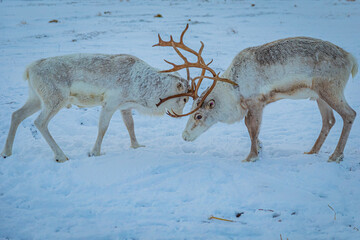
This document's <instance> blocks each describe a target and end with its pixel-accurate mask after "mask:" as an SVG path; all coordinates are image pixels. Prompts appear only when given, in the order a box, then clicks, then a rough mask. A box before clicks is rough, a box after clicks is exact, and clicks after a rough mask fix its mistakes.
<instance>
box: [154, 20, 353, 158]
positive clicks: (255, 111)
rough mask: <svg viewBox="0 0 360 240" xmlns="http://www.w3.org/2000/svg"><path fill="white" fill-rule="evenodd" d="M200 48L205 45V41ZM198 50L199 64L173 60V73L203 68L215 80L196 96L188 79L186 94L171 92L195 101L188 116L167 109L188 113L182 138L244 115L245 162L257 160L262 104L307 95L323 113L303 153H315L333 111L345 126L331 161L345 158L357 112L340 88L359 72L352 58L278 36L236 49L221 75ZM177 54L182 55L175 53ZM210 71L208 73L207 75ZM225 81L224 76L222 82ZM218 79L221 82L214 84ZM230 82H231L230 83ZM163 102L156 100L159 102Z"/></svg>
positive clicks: (316, 43)
mask: <svg viewBox="0 0 360 240" xmlns="http://www.w3.org/2000/svg"><path fill="white" fill-rule="evenodd" d="M186 30H187V27H186V28H185V30H184V31H183V33H182V35H181V40H180V42H175V41H174V40H173V39H172V38H171V39H170V41H168V42H165V41H162V40H161V38H160V37H159V44H157V45H159V46H172V47H173V48H174V49H175V50H176V51H177V52H178V48H180V49H183V50H185V51H188V50H187V47H186V46H185V45H184V43H183V41H182V37H183V35H184V33H185V31H186ZM201 44H202V47H201V51H202V48H203V43H201ZM201 51H199V52H198V61H197V63H192V62H189V61H188V60H187V58H185V57H184V56H183V55H181V57H182V59H183V60H184V64H180V65H177V64H174V63H170V62H169V63H170V64H172V65H173V68H172V69H170V70H169V72H171V71H175V70H179V69H184V68H189V67H199V68H202V69H203V71H202V72H201V75H200V76H199V77H196V78H194V79H192V80H193V82H194V81H195V80H198V83H199V84H201V81H202V79H204V78H209V79H212V80H213V84H212V85H211V87H209V88H207V89H206V90H205V92H203V93H202V94H201V96H200V97H198V95H197V91H198V90H199V86H198V85H196V87H194V86H195V85H194V83H193V82H192V84H191V88H190V89H189V91H188V93H185V94H178V95H175V96H170V97H168V98H166V99H164V100H167V99H172V97H179V96H190V97H192V98H193V99H194V102H193V105H192V110H191V111H190V112H189V113H187V114H177V113H176V111H175V110H174V111H172V112H168V114H169V115H170V116H172V117H183V116H187V115H190V117H189V120H188V122H187V125H186V127H185V130H184V132H183V134H182V137H183V139H184V140H185V141H194V140H195V139H196V138H197V137H198V136H200V135H201V134H202V133H204V132H205V131H206V130H207V129H209V128H210V127H211V126H212V125H214V124H215V123H217V122H224V123H229V124H231V123H234V122H236V121H240V120H242V119H243V118H245V125H246V127H247V129H248V132H249V135H250V139H251V149H250V153H249V155H248V156H247V157H246V159H245V160H243V162H253V161H256V160H257V159H258V155H259V151H260V148H261V147H260V141H259V139H258V136H259V130H260V124H261V121H262V113H263V109H264V107H265V106H266V105H267V104H269V103H272V102H275V101H278V100H280V99H307V98H310V99H312V100H316V101H317V105H318V107H319V110H320V113H321V116H322V129H321V132H320V134H319V137H318V138H317V140H316V142H315V144H314V145H313V147H312V149H311V150H310V151H309V152H306V154H315V153H318V152H319V150H320V148H321V146H322V145H323V143H324V141H325V139H326V137H327V135H328V133H329V131H330V129H331V128H332V126H333V125H334V124H335V118H334V114H333V110H335V111H336V112H337V113H338V114H339V115H340V116H341V117H342V119H343V129H342V133H341V136H340V139H339V142H338V144H337V146H336V149H335V151H334V153H333V154H332V155H331V156H330V158H329V160H328V161H329V162H340V161H342V160H343V151H344V148H345V145H346V142H347V139H348V136H349V133H350V130H351V126H352V123H353V122H354V119H355V116H356V112H355V111H354V110H353V109H352V108H351V107H350V106H349V104H348V103H347V102H346V100H345V96H344V88H345V85H346V83H347V81H348V78H349V76H350V73H351V74H352V77H353V78H354V77H355V75H356V73H357V71H358V64H357V62H356V59H355V58H354V57H353V55H351V54H350V53H348V52H346V51H345V50H343V49H342V48H340V47H338V46H336V45H334V44H332V43H330V42H326V41H322V40H319V39H314V38H309V37H294V38H286V39H280V40H277V41H274V42H270V43H267V44H264V45H261V46H258V47H250V48H247V49H244V50H243V51H241V52H240V53H238V54H237V55H236V56H235V58H234V59H233V61H232V63H231V64H230V66H229V67H228V68H227V70H226V71H225V72H224V73H223V74H222V76H221V77H219V74H215V73H214V72H213V71H210V70H209V69H208V65H206V64H204V62H203V59H202V58H201V56H200V55H201ZM179 54H181V53H179ZM206 71H210V72H211V74H212V77H207V76H205V75H204V74H205V72H206ZM224 79H227V81H226V80H224ZM217 82H219V83H218V84H217ZM229 83H231V84H229ZM164 100H162V101H161V102H160V103H163V102H164Z"/></svg>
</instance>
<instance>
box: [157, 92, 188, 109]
mask: <svg viewBox="0 0 360 240" xmlns="http://www.w3.org/2000/svg"><path fill="white" fill-rule="evenodd" d="M193 95H194V94H193V93H192V91H190V92H186V93H180V94H176V95H172V96H169V97H166V98H159V100H160V101H159V102H158V103H157V104H156V106H157V107H158V106H160V105H161V104H162V103H163V102H166V101H167V100H169V99H173V98H178V97H193Z"/></svg>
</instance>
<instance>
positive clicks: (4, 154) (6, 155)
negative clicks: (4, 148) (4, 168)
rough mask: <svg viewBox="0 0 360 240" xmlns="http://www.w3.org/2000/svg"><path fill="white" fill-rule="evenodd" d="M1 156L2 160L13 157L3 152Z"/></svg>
mask: <svg viewBox="0 0 360 240" xmlns="http://www.w3.org/2000/svg"><path fill="white" fill-rule="evenodd" d="M0 156H1V157H2V158H7V157H10V156H11V153H9V154H6V153H4V152H2V153H1V154H0Z"/></svg>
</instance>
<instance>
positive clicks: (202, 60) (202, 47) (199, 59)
mask: <svg viewBox="0 0 360 240" xmlns="http://www.w3.org/2000/svg"><path fill="white" fill-rule="evenodd" d="M200 43H201V47H200V49H199V52H198V56H197V57H198V63H204V59H203V58H202V56H201V53H202V51H203V50H204V46H205V45H204V43H203V42H202V41H200Z"/></svg>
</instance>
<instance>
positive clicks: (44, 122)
mask: <svg viewBox="0 0 360 240" xmlns="http://www.w3.org/2000/svg"><path fill="white" fill-rule="evenodd" d="M57 97H58V96H57ZM57 97H56V98H54V99H55V100H56V101H54V102H50V101H47V102H45V103H44V104H43V106H42V109H41V112H40V115H39V116H38V117H37V118H36V120H35V122H34V123H35V126H36V127H37V128H38V129H39V131H40V133H41V135H42V136H43V137H44V138H45V140H46V142H47V143H48V144H49V146H50V148H51V149H52V151H53V152H54V154H55V161H57V162H65V161H66V160H69V159H68V158H67V157H66V156H65V154H64V152H63V151H62V150H61V149H60V147H59V146H58V145H57V143H56V142H55V140H54V138H53V137H52V136H51V134H50V132H49V129H48V125H49V122H50V120H51V119H52V118H53V117H54V116H55V115H56V114H57V113H58V112H59V111H60V109H61V108H63V107H64V106H65V101H64V100H63V99H60V98H57Z"/></svg>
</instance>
